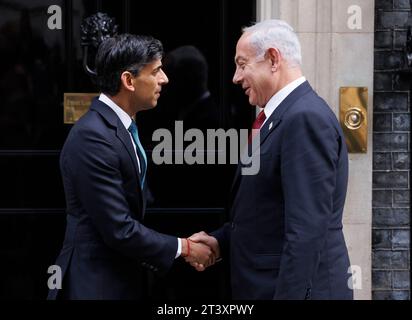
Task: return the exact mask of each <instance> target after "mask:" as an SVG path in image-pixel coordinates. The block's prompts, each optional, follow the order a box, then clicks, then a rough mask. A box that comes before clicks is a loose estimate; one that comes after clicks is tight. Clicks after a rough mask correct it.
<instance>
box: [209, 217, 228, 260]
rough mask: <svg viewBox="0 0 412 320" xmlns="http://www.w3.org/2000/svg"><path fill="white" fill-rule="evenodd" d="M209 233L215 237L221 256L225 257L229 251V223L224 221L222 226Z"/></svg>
mask: <svg viewBox="0 0 412 320" xmlns="http://www.w3.org/2000/svg"><path fill="white" fill-rule="evenodd" d="M210 235H211V236H213V237H215V238H216V240H217V242H218V243H219V249H220V256H221V258H223V259H227V258H228V257H229V253H230V252H229V248H230V223H229V222H226V223H225V224H224V225H223V226H222V227H220V228H219V229H217V230H215V231H213V232H211V233H210Z"/></svg>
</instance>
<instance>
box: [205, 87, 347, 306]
mask: <svg viewBox="0 0 412 320" xmlns="http://www.w3.org/2000/svg"><path fill="white" fill-rule="evenodd" d="M254 154H255V155H258V156H259V159H260V170H259V172H258V173H257V174H256V175H243V176H242V175H241V170H240V169H241V166H242V165H239V168H238V171H237V174H236V177H235V182H234V184H233V194H232V198H233V199H232V202H231V206H230V217H231V221H230V222H229V223H227V224H225V225H224V227H223V228H221V229H220V230H218V231H216V232H215V233H213V235H215V236H216V237H217V239H218V241H219V243H220V245H221V247H222V251H223V253H224V254H225V253H227V254H228V255H229V256H230V263H231V278H232V279H231V282H232V295H233V298H235V299H310V298H313V299H352V296H353V294H352V290H351V289H350V288H349V287H348V279H349V277H350V274H349V273H348V268H349V265H350V263H349V257H348V252H347V248H346V245H345V240H344V237H343V232H342V212H343V207H344V202H345V196H346V189H347V180H348V155H347V150H346V145H345V140H344V137H343V134H342V131H341V128H340V126H339V124H338V122H337V120H336V117H335V115H334V113H333V112H332V110H331V109H330V108H329V107H328V105H327V104H326V103H325V102H324V101H323V100H322V99H321V98H320V97H319V96H318V95H317V94H316V93H315V92H314V91H313V90H312V88H311V87H310V85H309V84H308V83H307V82H304V83H303V84H301V85H300V86H299V87H298V88H296V89H295V90H294V91H293V92H292V93H291V94H290V95H289V96H288V97H287V98H286V99H285V100H284V101H283V102H282V103H281V104H280V105H279V106H278V107H277V108H276V109H275V111H274V112H273V114H272V115H271V116H270V117H269V118H268V119H267V121H266V122H265V124H264V125H263V127H262V128H261V130H260V149H257V150H255V151H254Z"/></svg>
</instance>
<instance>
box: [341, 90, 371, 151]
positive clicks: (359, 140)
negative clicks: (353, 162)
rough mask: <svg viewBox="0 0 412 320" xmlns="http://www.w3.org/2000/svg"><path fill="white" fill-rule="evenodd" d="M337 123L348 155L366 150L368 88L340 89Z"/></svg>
mask: <svg viewBox="0 0 412 320" xmlns="http://www.w3.org/2000/svg"><path fill="white" fill-rule="evenodd" d="M339 96H340V98H339V104H340V107H339V121H340V125H341V127H342V129H343V133H344V134H345V140H346V145H347V147H348V152H350V153H366V151H367V149H368V113H367V111H368V88H366V87H341V88H340V95H339Z"/></svg>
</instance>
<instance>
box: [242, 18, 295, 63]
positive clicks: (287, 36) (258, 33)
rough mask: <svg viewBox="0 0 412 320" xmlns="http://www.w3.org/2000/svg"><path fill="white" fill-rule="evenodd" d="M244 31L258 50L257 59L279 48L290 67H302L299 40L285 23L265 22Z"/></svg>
mask: <svg viewBox="0 0 412 320" xmlns="http://www.w3.org/2000/svg"><path fill="white" fill-rule="evenodd" d="M242 31H243V33H248V34H250V43H251V45H252V46H253V47H254V48H255V49H256V56H257V57H263V56H264V55H265V53H266V50H267V49H269V48H277V49H278V50H279V51H280V53H281V55H282V57H283V58H284V59H285V60H286V61H287V62H288V64H289V66H290V67H296V66H301V65H302V54H301V48H300V43H299V39H298V37H297V35H296V33H295V32H294V30H293V28H292V27H291V26H290V25H289V24H287V23H286V22H285V21H282V20H276V19H272V20H265V21H262V22H258V23H256V24H254V25H252V26H250V27H245V28H243V30H242Z"/></svg>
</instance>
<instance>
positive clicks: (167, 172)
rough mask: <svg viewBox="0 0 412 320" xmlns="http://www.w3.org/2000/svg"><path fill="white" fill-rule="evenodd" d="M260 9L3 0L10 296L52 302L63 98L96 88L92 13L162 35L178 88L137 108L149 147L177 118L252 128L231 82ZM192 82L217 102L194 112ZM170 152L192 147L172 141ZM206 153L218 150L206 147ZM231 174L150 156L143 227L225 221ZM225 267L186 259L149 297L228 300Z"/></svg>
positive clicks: (172, 229)
mask: <svg viewBox="0 0 412 320" xmlns="http://www.w3.org/2000/svg"><path fill="white" fill-rule="evenodd" d="M50 6H57V7H58V8H60V9H61V21H62V24H61V28H59V27H58V21H57V20H53V21H52V22H53V23H54V24H53V23H52V25H53V26H54V28H53V27H52V28H50V26H51V25H50V19H51V18H52V19H58V18H59V16H53V15H54V14H55V13H56V12H57V11H52V12H51V13H48V9H49V7H50ZM255 6H256V4H255V1H253V0H251V1H242V2H239V1H235V0H207V1H193V0H179V1H165V0H164V1H163V0H162V1H145V2H143V1H130V0H117V1H109V0H94V1H93V0H53V1H52V0H37V1H32V0H13V1H0V17H1V18H0V53H1V59H0V65H1V67H0V97H1V98H0V170H1V175H0V177H1V179H0V183H1V187H0V190H1V196H0V237H1V240H0V256H1V263H0V274H1V275H2V276H0V297H1V298H8V299H9V298H19V299H44V298H45V297H46V294H47V290H48V289H47V278H48V276H49V274H48V273H47V269H48V267H49V266H50V265H52V264H53V263H54V260H55V258H56V256H57V254H58V252H59V250H60V248H61V245H62V240H63V235H64V228H65V213H64V208H65V202H64V201H65V200H64V194H63V187H62V182H61V178H60V172H59V167H58V158H59V153H60V149H61V147H62V145H63V143H64V141H65V138H66V136H67V133H68V132H69V130H70V128H71V125H69V124H64V121H63V95H64V93H65V92H77V93H86V92H96V89H95V88H94V86H93V84H92V82H91V81H90V79H89V77H88V75H87V74H86V73H85V71H84V69H83V66H82V58H83V57H82V54H83V52H82V47H81V45H80V25H81V23H82V21H83V19H84V18H86V17H88V16H90V15H92V14H95V13H96V12H104V13H107V14H108V15H109V16H111V17H114V18H115V19H116V23H117V24H118V25H119V32H121V33H123V32H128V33H135V34H150V35H152V36H154V37H156V38H158V39H160V40H161V41H162V42H163V45H164V49H165V52H166V57H165V60H164V64H165V70H166V72H167V73H168V76H169V78H170V84H169V85H168V87H169V88H167V87H166V90H165V92H164V93H163V95H162V96H161V98H160V100H159V105H158V107H157V108H156V109H154V110H151V111H147V112H145V113H142V114H138V115H137V122H138V125H139V128H140V130H141V136H142V140H143V144H144V146H145V148H146V149H147V153H148V154H149V155H152V151H153V149H154V148H155V147H156V142H155V141H153V137H152V136H153V132H154V131H155V130H157V129H159V128H167V129H169V130H170V131H171V132H172V133H175V128H176V127H175V124H176V121H183V126H185V125H186V127H185V129H189V128H197V127H199V126H201V128H200V129H201V130H203V131H202V132H204V130H206V128H209V127H210V128H223V129H224V130H228V129H230V128H235V129H241V128H248V127H249V126H250V124H251V121H252V118H253V111H254V109H252V108H251V107H250V106H249V105H248V103H247V100H246V98H245V96H244V95H243V93H242V92H241V90H240V89H238V88H236V87H235V86H234V85H233V84H232V83H231V79H232V76H233V72H234V63H233V57H234V52H235V45H236V41H237V38H238V37H239V35H240V32H241V27H242V26H245V25H248V24H250V23H251V22H252V21H254V20H255ZM55 8H56V7H54V9H55ZM56 26H57V27H56ZM182 52H183V54H186V53H187V54H189V55H190V54H192V53H193V52H194V55H195V62H194V63H193V64H191V63H187V60H184V62H183V63H181V64H180V65H177V63H176V59H177V58H176V57H179V56H181V55H182ZM199 61H200V62H199ZM191 77H194V78H191ZM196 77H197V78H196ZM199 77H200V78H201V79H203V80H199ZM193 79H195V80H196V79H198V80H199V83H203V84H202V86H203V87H205V88H206V92H207V93H206V95H204V96H203V97H207V98H208V101H209V102H208V103H209V104H207V105H206V107H205V106H204V105H202V108H203V109H193V110H195V112H193V111H191V110H192V109H190V108H192V107H193V101H195V100H190V99H189V97H190V95H191V94H192V93H193V92H195V91H196V89H195V88H196V87H194V83H195V80H193ZM202 81H203V82H202ZM196 101H197V100H196ZM196 110H203V113H202V112H200V111H199V112H197V111H196ZM199 114H202V116H201V117H199ZM203 125H204V127H203ZM184 146H185V145H184ZM171 152H173V153H174V154H176V153H177V152H184V150H183V149H182V150H180V149H179V147H178V145H176V144H174V145H173V147H172V150H171ZM204 152H205V154H207V153H210V152H212V153H213V152H214V153H216V152H218V150H217V149H213V150H211V149H208V148H207V146H205V148H204ZM148 158H149V160H150V159H152V157H151V156H149V157H148ZM205 159H206V158H205ZM234 170H235V165H234V164H205V165H198V164H194V165H188V164H182V165H177V164H175V163H174V164H169V165H168V164H162V165H158V164H156V163H154V162H153V161H152V162H150V163H149V171H148V183H149V187H150V195H149V196H150V203H149V208H148V213H147V215H146V216H147V221H146V223H147V224H148V225H149V226H151V227H153V228H155V229H157V230H159V231H163V232H167V233H171V234H175V235H177V236H182V237H184V236H188V235H190V234H192V233H193V232H196V231H200V230H205V231H211V230H213V229H215V228H217V227H218V226H219V225H221V224H222V223H223V222H224V221H225V219H226V217H225V211H224V207H225V205H226V200H227V194H228V192H229V189H230V185H231V180H232V177H233V174H234ZM227 270H228V265H227V263H226V262H222V263H220V264H219V265H217V266H214V267H213V268H211V269H210V270H207V271H205V272H204V273H197V272H195V271H194V270H192V269H191V268H190V267H189V266H187V265H186V264H184V263H183V262H181V261H177V262H176V264H175V265H174V267H173V269H172V270H171V272H170V273H169V274H168V275H167V276H166V278H163V279H157V278H155V277H153V276H149V281H148V284H149V289H150V295H151V297H153V298H167V299H185V298H190V299H197V298H199V299H200V298H204V297H219V298H228V297H230V292H229V289H228V288H229V278H228V272H227ZM6 275H7V276H6ZM200 287H201V288H202V290H195V289H196V288H200ZM196 292H197V293H196Z"/></svg>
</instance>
